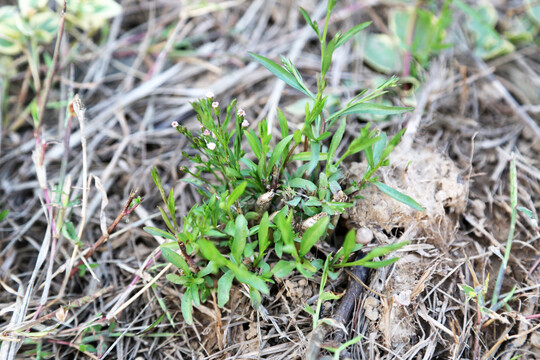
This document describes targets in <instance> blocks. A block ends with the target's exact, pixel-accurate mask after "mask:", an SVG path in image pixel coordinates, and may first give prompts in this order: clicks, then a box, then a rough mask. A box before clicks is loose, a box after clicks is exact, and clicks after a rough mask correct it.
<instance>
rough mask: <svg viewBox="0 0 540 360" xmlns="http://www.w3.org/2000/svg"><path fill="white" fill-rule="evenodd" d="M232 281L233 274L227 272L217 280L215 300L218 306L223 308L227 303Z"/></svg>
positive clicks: (229, 271) (230, 271)
mask: <svg viewBox="0 0 540 360" xmlns="http://www.w3.org/2000/svg"><path fill="white" fill-rule="evenodd" d="M233 280H234V272H233V271H232V270H230V269H229V270H227V271H226V272H225V273H224V274H223V275H222V276H221V277H220V278H219V280H218V288H217V293H218V294H217V298H218V306H219V307H223V306H225V304H227V302H229V295H230V292H231V286H232V283H233Z"/></svg>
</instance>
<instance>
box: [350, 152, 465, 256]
mask: <svg viewBox="0 0 540 360" xmlns="http://www.w3.org/2000/svg"><path fill="white" fill-rule="evenodd" d="M365 170H366V164H363V163H352V164H351V166H350V170H349V174H348V177H349V179H351V180H356V181H360V180H361V179H362V176H363V175H364V173H365ZM379 176H380V179H381V180H382V182H384V183H385V184H386V185H388V186H390V187H392V188H394V189H396V190H399V191H400V192H402V193H404V194H406V195H409V196H410V197H412V198H413V199H414V200H415V201H416V202H418V203H419V204H420V205H421V206H422V207H424V208H425V211H423V212H422V211H418V210H415V209H413V208H411V207H409V206H407V205H405V204H403V203H400V202H398V201H397V200H394V199H392V198H391V197H390V196H388V195H386V194H384V193H382V192H381V191H379V190H378V189H377V188H376V187H375V186H370V187H368V188H367V189H365V190H364V191H362V193H361V195H362V196H363V197H364V198H363V199H360V200H358V201H357V203H356V205H355V206H354V207H352V208H351V209H350V210H349V211H348V212H347V213H346V214H344V218H345V219H347V224H348V226H349V227H351V228H356V229H359V228H368V229H373V230H375V231H376V230H377V229H380V228H382V229H383V230H385V231H386V233H388V234H390V233H391V232H392V231H393V230H395V229H400V230H401V231H402V232H409V233H410V236H411V237H413V236H421V237H423V238H425V239H426V240H427V241H428V242H429V243H432V244H434V245H437V246H444V245H446V243H447V241H448V240H449V239H450V238H451V237H452V234H453V233H454V231H455V229H456V224H457V218H458V216H459V214H461V213H462V212H463V211H464V209H465V206H466V194H467V186H466V184H465V183H464V182H463V181H462V180H461V175H460V173H459V170H458V169H457V167H456V166H455V165H454V163H453V162H452V160H451V159H449V158H448V157H446V156H443V155H442V154H439V153H437V152H435V151H434V150H432V149H429V148H417V149H411V150H409V151H399V149H396V151H394V153H393V154H392V156H391V158H390V166H388V167H386V168H383V169H381V170H380V175H379ZM413 228H414V229H413Z"/></svg>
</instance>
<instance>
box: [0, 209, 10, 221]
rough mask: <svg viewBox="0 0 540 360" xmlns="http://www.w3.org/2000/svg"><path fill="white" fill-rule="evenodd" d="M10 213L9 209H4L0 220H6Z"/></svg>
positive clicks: (0, 214) (0, 213)
mask: <svg viewBox="0 0 540 360" xmlns="http://www.w3.org/2000/svg"><path fill="white" fill-rule="evenodd" d="M8 215H9V210H7V209H6V210H2V211H1V212H0V221H2V220H4V219H5V218H6V217H7V216H8Z"/></svg>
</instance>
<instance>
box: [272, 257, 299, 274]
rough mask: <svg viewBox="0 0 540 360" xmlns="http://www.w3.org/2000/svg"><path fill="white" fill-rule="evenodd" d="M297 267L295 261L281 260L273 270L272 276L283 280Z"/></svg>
mask: <svg viewBox="0 0 540 360" xmlns="http://www.w3.org/2000/svg"><path fill="white" fill-rule="evenodd" d="M295 267H296V263H295V262H294V261H286V260H279V261H278V263H277V264H276V265H274V267H273V268H272V274H274V276H277V277H279V278H282V277H285V276H287V275H289V274H290V273H291V271H293V269H294V268H295Z"/></svg>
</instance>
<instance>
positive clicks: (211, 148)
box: [208, 142, 216, 150]
mask: <svg viewBox="0 0 540 360" xmlns="http://www.w3.org/2000/svg"><path fill="white" fill-rule="evenodd" d="M215 148H216V143H213V142H211V143H208V149H210V150H214V149H215Z"/></svg>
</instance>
